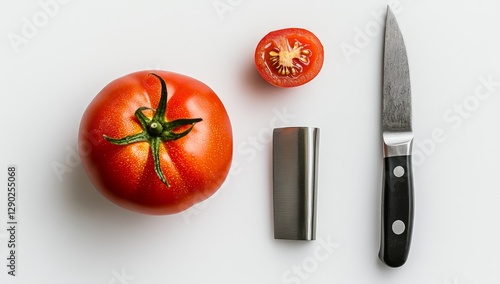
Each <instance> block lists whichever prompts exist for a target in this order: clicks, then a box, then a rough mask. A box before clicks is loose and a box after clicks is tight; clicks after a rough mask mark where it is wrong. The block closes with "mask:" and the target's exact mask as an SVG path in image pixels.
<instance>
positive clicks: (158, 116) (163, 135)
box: [103, 73, 202, 187]
mask: <svg viewBox="0 0 500 284" xmlns="http://www.w3.org/2000/svg"><path fill="white" fill-rule="evenodd" d="M150 75H153V76H155V77H157V78H158V79H159V80H160V84H161V96H160V102H159V103H158V106H157V108H156V110H155V109H152V108H149V107H140V108H138V109H137V110H136V111H135V117H136V118H137V120H138V121H139V123H140V124H141V127H142V129H143V130H142V132H140V133H137V134H133V135H129V136H126V137H122V138H111V137H108V136H106V135H103V136H104V138H105V139H106V141H108V142H110V143H112V144H115V145H120V146H125V145H129V144H133V143H137V142H147V143H149V145H150V147H151V154H152V155H153V161H154V170H155V172H156V174H157V176H158V178H159V179H160V180H161V181H162V182H163V183H164V184H165V185H166V186H167V187H169V186H170V185H169V183H168V181H167V178H166V177H165V175H164V173H163V171H162V170H161V164H160V145H161V144H162V143H163V142H165V141H170V140H177V139H180V138H182V137H184V136H186V135H188V134H189V132H191V130H192V129H193V127H194V125H195V124H196V123H198V122H200V121H202V119H201V118H181V119H176V120H173V121H167V118H166V110H167V96H168V94H167V84H166V83H165V81H164V80H163V78H161V77H160V76H158V75H157V74H154V73H150ZM145 110H152V111H153V112H154V115H153V118H152V119H151V118H149V117H147V116H146V115H145V114H144V113H143V111H145ZM187 125H189V127H188V128H187V129H186V130H184V131H182V132H180V133H178V132H174V130H175V129H177V128H179V127H181V126H187Z"/></svg>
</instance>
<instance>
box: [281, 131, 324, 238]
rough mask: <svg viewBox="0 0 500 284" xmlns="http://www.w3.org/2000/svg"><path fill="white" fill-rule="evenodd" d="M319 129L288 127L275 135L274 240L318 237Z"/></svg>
mask: <svg viewBox="0 0 500 284" xmlns="http://www.w3.org/2000/svg"><path fill="white" fill-rule="evenodd" d="M318 146H319V129H318V128H314V127H285V128H277V129H274V133H273V205H274V238H275V239H289V240H314V239H315V238H316V196H317V176H318Z"/></svg>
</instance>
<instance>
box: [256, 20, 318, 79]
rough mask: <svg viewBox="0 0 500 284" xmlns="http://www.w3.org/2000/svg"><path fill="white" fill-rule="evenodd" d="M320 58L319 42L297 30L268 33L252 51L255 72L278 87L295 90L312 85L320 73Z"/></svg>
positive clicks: (311, 34)
mask: <svg viewBox="0 0 500 284" xmlns="http://www.w3.org/2000/svg"><path fill="white" fill-rule="evenodd" d="M323 58H324V51H323V45H322V44H321V42H320V41H319V39H318V38H317V37H316V36H315V35H314V34H313V33H311V32H310V31H308V30H305V29H299V28H288V29H282V30H277V31H273V32H270V33H269V34H267V35H266V36H265V37H264V38H263V39H262V40H261V41H260V42H259V44H258V45H257V48H256V50H255V65H256V67H257V70H258V71H259V73H260V74H261V76H262V77H263V78H264V79H265V80H266V81H268V82H269V83H271V84H273V85H275V86H278V87H295V86H300V85H303V84H305V83H307V82H309V81H311V80H312V79H313V78H314V77H316V75H318V73H319V71H320V70H321V68H322V66H323V60H324V59H323Z"/></svg>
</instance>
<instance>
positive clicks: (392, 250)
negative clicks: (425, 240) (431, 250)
mask: <svg viewBox="0 0 500 284" xmlns="http://www.w3.org/2000/svg"><path fill="white" fill-rule="evenodd" d="M411 168H412V167H411V156H395V157H387V158H384V184H383V189H382V232H381V243H380V253H379V257H380V259H381V260H382V261H383V262H384V263H385V264H387V265H388V266H391V267H399V266H401V265H403V264H404V263H405V262H406V259H407V258H408V252H409V250H410V244H411V235H412V230H413V173H412V170H411Z"/></svg>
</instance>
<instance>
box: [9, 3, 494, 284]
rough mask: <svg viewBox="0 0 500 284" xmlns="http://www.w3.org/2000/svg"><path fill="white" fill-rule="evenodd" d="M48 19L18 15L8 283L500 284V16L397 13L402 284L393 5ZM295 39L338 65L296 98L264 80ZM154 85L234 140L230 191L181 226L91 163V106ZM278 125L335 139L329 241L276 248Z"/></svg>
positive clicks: (181, 218)
mask: <svg viewBox="0 0 500 284" xmlns="http://www.w3.org/2000/svg"><path fill="white" fill-rule="evenodd" d="M48 2H51V1H49V0H39V1H2V3H1V4H0V22H1V25H0V62H1V63H0V78H1V79H0V84H1V85H0V86H1V88H0V96H1V97H0V105H1V111H0V127H1V128H0V129H1V132H2V134H1V140H0V145H1V147H0V161H1V163H0V164H1V168H2V169H3V170H2V171H4V173H3V174H1V175H0V176H2V177H3V178H4V179H6V174H7V173H6V171H7V166H8V165H10V164H14V165H17V166H18V172H19V177H18V178H19V188H18V208H19V211H18V215H17V217H18V220H19V225H18V236H17V237H18V239H17V241H18V248H19V249H18V255H17V257H18V263H17V264H18V266H17V271H16V272H17V274H18V276H16V277H15V278H14V277H11V276H8V275H7V267H6V258H7V240H8V235H7V231H6V228H4V225H0V229H1V230H0V257H1V259H2V260H0V264H2V265H0V282H1V283H97V284H99V283H102V284H108V283H121V284H125V283H129V284H139V283H311V284H312V283H339V284H340V283H342V284H344V283H384V284H391V283H409V284H413V283H415V284H416V283H419V284H420V283H435V284H458V283H460V284H464V283H465V284H472V283H499V281H500V270H499V269H498V267H499V265H500V258H499V257H498V256H499V254H500V242H499V240H500V229H499V226H500V222H499V221H498V218H499V217H500V207H499V206H498V204H499V199H500V191H499V189H500V188H499V187H500V180H499V179H498V176H499V169H500V167H499V163H498V161H499V160H500V148H499V147H498V141H499V138H500V130H499V127H498V123H499V122H500V112H499V111H498V110H499V108H500V98H499V97H500V84H499V83H498V82H500V36H499V32H498V29H499V27H500V17H499V15H500V3H498V1H494V0H491V1H486V0H482V1H479V0H475V1H472V0H471V1H456V0H454V1H452V0H448V1H410V0H400V1H393V8H394V11H395V13H396V16H397V19H398V21H399V24H400V27H401V30H402V32H403V35H404V38H405V41H406V46H407V51H408V56H409V62H410V68H411V70H410V71H411V79H412V91H413V111H414V117H413V118H414V121H413V126H414V131H415V135H416V141H415V156H414V162H415V164H416V165H415V169H414V174H415V197H416V212H415V227H414V235H413V243H412V248H411V252H410V256H409V259H408V262H407V263H406V264H405V265H404V266H403V267H401V268H398V269H390V268H386V267H385V266H384V265H383V264H381V263H380V261H379V260H378V259H377V253H378V245H379V222H380V213H379V212H380V191H381V175H382V174H381V173H382V171H381V165H382V158H381V141H380V140H381V134H380V108H381V80H382V74H381V70H382V47H383V41H382V36H383V19H384V18H385V10H386V5H387V1H379V0H377V1H374V0H369V1H368V0H366V1H348V0H344V1H326V0H324V1H319V0H316V1H264V0H262V1H256V0H254V1H245V0H203V1H202V0H199V1H180V0H179V1H153V0H149V1H110V0H108V1H106V0H105V1H78V0H73V1H62V0H61V1H60V2H54V1H52V3H56V5H52V6H51V8H45V10H44V8H43V6H44V5H43V3H48ZM63 2H64V3H63ZM40 3H42V4H40ZM47 9H48V10H47ZM49 14H50V15H49ZM28 22H29V23H30V24H34V23H35V24H36V26H35V29H31V30H29V28H27V27H26V26H27V25H30V24H28ZM285 27H303V28H306V29H309V30H311V31H313V32H314V33H315V34H316V35H317V36H318V37H319V38H320V40H321V41H322V43H323V45H324V47H325V63H324V66H323V69H322V71H321V72H320V74H319V75H318V76H317V77H316V78H315V79H314V80H313V81H311V82H310V83H308V84H306V85H304V86H301V87H297V88H293V89H278V88H275V87H272V86H270V85H268V84H267V83H266V82H264V81H263V80H262V79H261V78H260V77H259V75H258V73H257V72H256V71H255V69H254V66H253V55H254V49H255V46H256V45H257V43H258V41H259V40H260V39H261V38H262V37H263V36H264V35H265V34H267V33H268V32H269V31H271V30H275V29H280V28H285ZM27 29H28V31H27ZM23 32H24V34H23ZM12 38H16V39H17V41H16V40H14V41H13V40H12ZM20 38H21V40H20ZM143 69H164V70H170V71H175V72H179V73H183V74H186V75H189V76H192V77H194V78H197V79H199V80H201V81H203V82H205V83H206V84H207V85H209V86H210V87H212V88H213V89H214V90H215V91H216V92H217V94H218V95H219V96H220V98H221V99H222V101H223V102H224V104H225V106H226V108H227V110H228V112H229V115H230V118H231V121H232V124H233V131H234V145H235V149H234V160H233V162H234V164H233V170H232V171H231V174H230V176H229V179H228V180H227V181H226V183H225V184H224V186H223V187H222V188H221V189H220V190H219V191H218V193H217V194H216V195H215V196H213V197H212V198H210V199H209V200H208V201H207V202H204V203H202V204H200V205H199V206H196V207H194V208H192V209H190V210H188V211H186V212H184V213H181V214H177V215H171V216H162V217H151V216H144V215H140V214H136V213H133V212H129V211H126V210H124V209H121V208H119V207H117V206H115V205H113V204H111V203H110V202H108V201H107V200H105V199H104V198H103V197H102V196H101V195H100V194H99V193H98V192H97V191H96V190H95V189H94V188H93V186H92V185H91V183H90V182H89V180H88V179H87V177H86V175H85V173H84V171H83V168H82V166H81V165H79V161H78V159H75V156H74V151H76V143H77V130H78V126H79V121H80V118H81V115H82V113H83V111H84V109H85V108H86V106H87V104H88V103H89V102H90V101H91V100H92V98H93V97H94V96H95V95H96V94H97V93H98V92H99V91H100V90H101V89H102V88H103V87H104V86H105V85H106V84H107V83H108V82H110V81H112V80H114V79H115V78H118V77H120V76H123V75H125V74H128V73H131V72H134V71H138V70H143ZM484 81H490V83H487V84H485V83H484ZM274 119H278V121H279V122H280V123H279V124H280V125H281V126H316V127H319V128H320V129H321V142H320V144H321V145H320V165H319V166H320V171H319V187H318V194H319V195H318V224H317V240H316V241H312V242H299V241H277V240H274V239H273V227H272V205H271V204H272V200H271V192H272V188H271V145H270V139H269V138H270V136H269V135H270V132H271V129H270V128H269V123H270V122H271V121H273V120H274ZM252 139H254V140H256V141H258V144H257V145H256V146H252V144H250V141H251V140H252ZM55 165H59V166H60V165H66V166H67V167H68V168H69V169H70V170H69V171H68V172H64V173H62V174H61V173H59V174H58V173H57V172H56V171H54V166H55ZM1 184H3V185H2V187H1V188H3V189H2V191H3V192H4V193H2V194H0V224H5V227H6V222H7V204H6V201H7V199H6V195H7V194H6V192H7V189H6V181H5V182H2V183H1ZM328 243H329V244H330V247H328V246H327V245H325V244H328ZM4 264H5V265H4Z"/></svg>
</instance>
